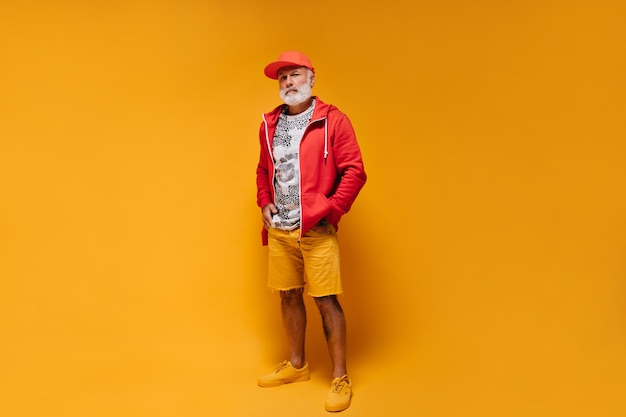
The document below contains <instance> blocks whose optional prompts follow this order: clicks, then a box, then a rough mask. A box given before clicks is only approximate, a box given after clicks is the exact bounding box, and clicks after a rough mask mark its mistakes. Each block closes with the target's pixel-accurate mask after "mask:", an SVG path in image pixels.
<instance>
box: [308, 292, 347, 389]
mask: <svg viewBox="0 0 626 417" xmlns="http://www.w3.org/2000/svg"><path fill="white" fill-rule="evenodd" d="M315 304H317V308H319V310H320V314H321V315H322V324H323V325H324V334H325V335H326V341H327V342H328V351H329V353H330V359H331V361H332V363H333V378H338V377H341V376H344V375H347V373H348V371H347V369H346V320H345V317H344V314H343V310H342V308H341V305H340V304H339V301H338V300H337V296H335V295H329V296H326V297H316V298H315Z"/></svg>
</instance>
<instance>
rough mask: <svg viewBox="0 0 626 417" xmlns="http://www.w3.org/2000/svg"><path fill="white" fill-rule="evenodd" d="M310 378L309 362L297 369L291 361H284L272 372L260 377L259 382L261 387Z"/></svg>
mask: <svg viewBox="0 0 626 417" xmlns="http://www.w3.org/2000/svg"><path fill="white" fill-rule="evenodd" d="M309 379H310V375H309V364H308V363H305V364H304V366H303V367H302V368H300V369H296V368H294V367H293V365H292V364H291V362H289V361H283V362H282V363H281V364H280V365H278V366H277V367H276V369H274V370H273V371H272V372H271V373H269V374H267V375H263V376H262V377H260V378H259V381H258V384H259V386H260V387H277V386H279V385H283V384H289V383H290V382H301V381H308V380H309Z"/></svg>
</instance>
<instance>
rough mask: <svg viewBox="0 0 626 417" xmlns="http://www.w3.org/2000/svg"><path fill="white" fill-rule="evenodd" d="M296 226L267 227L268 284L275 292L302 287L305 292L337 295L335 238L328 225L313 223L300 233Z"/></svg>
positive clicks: (338, 276) (316, 294) (338, 281)
mask: <svg viewBox="0 0 626 417" xmlns="http://www.w3.org/2000/svg"><path fill="white" fill-rule="evenodd" d="M299 237H300V229H295V230H279V229H274V228H272V229H269V233H268V239H269V241H268V247H269V267H268V286H269V287H270V288H271V289H274V290H279V291H288V290H293V289H296V288H303V287H304V285H305V283H307V284H309V295H311V296H312V297H323V296H326V295H335V294H341V292H342V291H343V290H342V287H341V275H340V273H339V241H338V239H337V232H336V231H335V228H334V227H333V226H332V225H330V224H329V225H324V226H316V227H315V228H313V229H311V230H309V231H308V232H306V233H305V234H304V236H302V239H300V243H298V238H299Z"/></svg>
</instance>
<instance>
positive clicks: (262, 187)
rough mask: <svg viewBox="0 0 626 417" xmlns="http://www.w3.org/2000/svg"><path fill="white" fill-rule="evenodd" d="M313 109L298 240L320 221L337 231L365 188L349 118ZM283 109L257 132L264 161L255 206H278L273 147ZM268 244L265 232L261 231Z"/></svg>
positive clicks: (320, 106) (305, 142)
mask: <svg viewBox="0 0 626 417" xmlns="http://www.w3.org/2000/svg"><path fill="white" fill-rule="evenodd" d="M315 99H316V102H315V109H314V110H313V115H312V117H311V121H310V122H309V125H308V126H307V128H306V130H305V132H304V136H303V137H302V141H301V142H300V153H299V160H300V236H302V235H303V234H304V233H306V232H307V231H308V230H309V229H311V228H312V227H313V226H315V224H317V223H318V222H319V221H320V220H322V219H326V221H328V223H330V224H332V225H333V226H335V228H337V225H338V223H339V220H340V219H341V216H343V215H344V214H346V213H347V212H348V210H350V207H351V206H352V203H353V202H354V200H355V199H356V196H357V195H358V194H359V191H360V190H361V188H363V185H364V184H365V181H366V179H367V176H366V175H365V171H364V169H363V160H362V158H361V150H360V149H359V145H358V143H357V140H356V135H355V133H354V129H353V128H352V124H351V123H350V120H349V119H348V117H347V116H346V115H345V114H344V113H342V112H341V111H340V110H339V109H338V108H336V107H334V106H332V105H328V104H325V103H323V102H322V101H321V100H320V99H319V98H317V97H316V98H315ZM284 107H285V105H284V104H283V105H280V106H278V107H276V108H275V109H274V110H273V111H271V112H270V113H267V114H264V115H263V122H262V123H261V127H260V129H259V140H260V144H261V155H260V157H259V164H258V166H257V170H256V184H257V204H258V206H259V207H261V208H263V207H265V206H266V205H268V204H270V203H274V172H275V171H274V159H273V151H272V143H273V139H274V132H275V131H276V124H277V123H278V116H279V115H280V113H281V112H282V110H283V109H284ZM263 244H264V245H266V244H267V230H265V229H264V230H263Z"/></svg>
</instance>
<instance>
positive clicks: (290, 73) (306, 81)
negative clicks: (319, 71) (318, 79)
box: [278, 67, 315, 106]
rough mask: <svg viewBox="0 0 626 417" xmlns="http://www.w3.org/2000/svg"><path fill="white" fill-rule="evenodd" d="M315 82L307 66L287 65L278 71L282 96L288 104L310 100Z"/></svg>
mask: <svg viewBox="0 0 626 417" xmlns="http://www.w3.org/2000/svg"><path fill="white" fill-rule="evenodd" d="M314 83H315V79H314V78H313V77H309V72H308V71H307V69H306V67H286V68H281V69H280V70H279V71H278V87H279V88H280V98H281V99H282V100H283V101H284V102H285V104H287V105H290V106H293V105H297V104H300V103H304V102H305V101H306V100H308V99H309V98H310V97H311V90H312V88H313V84H314Z"/></svg>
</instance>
